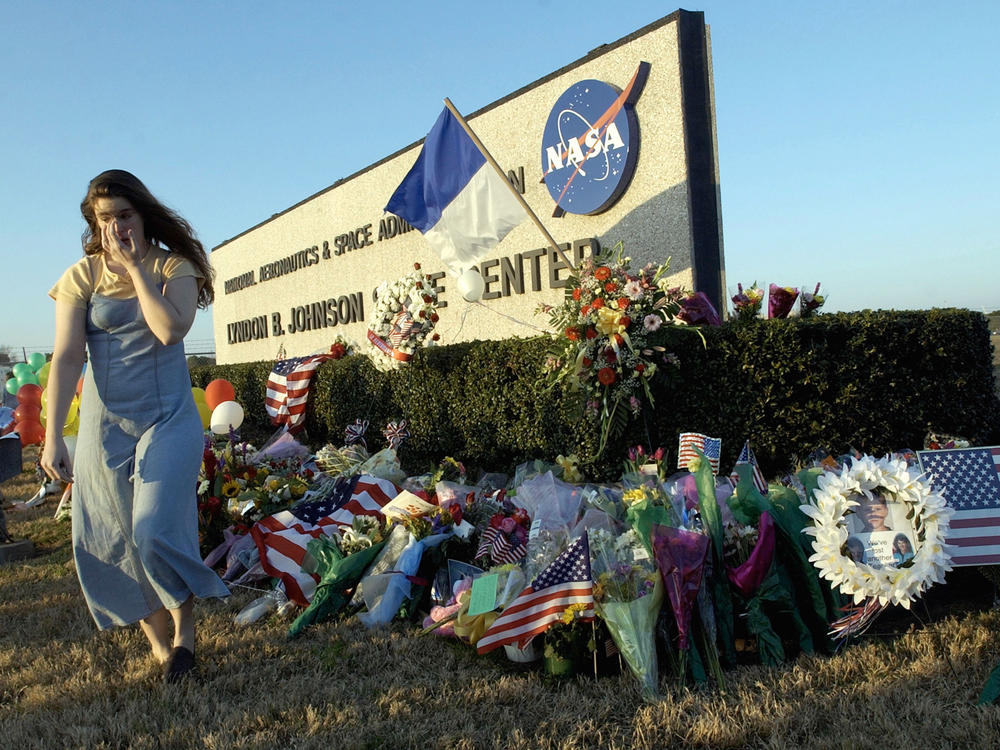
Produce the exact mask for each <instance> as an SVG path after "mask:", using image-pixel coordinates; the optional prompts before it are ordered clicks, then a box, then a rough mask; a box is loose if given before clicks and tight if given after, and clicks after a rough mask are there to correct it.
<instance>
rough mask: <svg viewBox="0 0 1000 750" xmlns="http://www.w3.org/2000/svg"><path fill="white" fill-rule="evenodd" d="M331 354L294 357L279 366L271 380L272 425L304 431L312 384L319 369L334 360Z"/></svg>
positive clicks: (268, 400)
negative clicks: (307, 403) (284, 425)
mask: <svg viewBox="0 0 1000 750" xmlns="http://www.w3.org/2000/svg"><path fill="white" fill-rule="evenodd" d="M331 358H332V357H331V355H330V354H314V355H312V356H309V357H293V358H292V359H283V360H281V361H280V362H277V363H275V365H274V369H273V370H271V374H270V375H268V377H267V397H266V399H265V401H264V408H265V409H266V410H267V413H268V416H270V417H271V422H272V424H287V425H288V429H289V430H290V431H295V430H297V429H299V428H301V426H302V424H303V422H305V418H306V399H307V398H309V384H310V383H311V382H312V376H313V373H314V372H315V371H316V368H317V367H319V366H320V365H321V364H323V363H324V362H326V360H328V359H331Z"/></svg>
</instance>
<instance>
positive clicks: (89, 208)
mask: <svg viewBox="0 0 1000 750" xmlns="http://www.w3.org/2000/svg"><path fill="white" fill-rule="evenodd" d="M98 198H125V199H126V200H127V201H128V202H129V203H131V204H132V208H134V209H135V210H136V211H138V212H139V215H140V216H141V217H142V225H143V233H144V234H145V235H146V241H147V242H149V243H156V244H160V245H163V246H164V247H166V248H168V249H169V250H170V251H171V252H173V253H177V254H178V255H180V256H181V257H183V258H187V259H188V260H189V261H191V262H192V263H193V264H194V266H195V268H197V269H198V271H199V272H200V273H201V274H202V276H204V277H205V280H204V282H203V283H202V285H201V290H200V291H199V292H198V307H208V306H209V305H210V304H212V300H214V299H215V290H214V289H213V287H212V281H213V279H214V278H215V273H214V272H213V271H212V266H211V265H210V264H209V262H208V256H207V255H205V248H204V247H203V246H202V244H201V242H199V241H198V239H197V238H196V237H195V234H194V230H193V229H192V228H191V225H190V224H188V223H187V221H186V220H185V219H184V218H183V217H181V216H180V215H179V214H178V213H176V212H175V211H173V210H171V209H169V208H167V207H166V206H164V205H163V204H162V203H160V202H159V201H158V200H157V199H156V198H155V197H154V196H153V194H152V193H151V192H149V189H148V188H147V187H146V186H145V185H143V184H142V182H141V181H140V180H139V178H138V177H136V176H135V175H133V174H132V173H130V172H126V171H125V170H123V169H109V170H108V171H107V172H101V173H100V174H99V175H97V177H95V178H94V179H92V180H91V181H90V185H89V186H88V187H87V195H86V196H84V198H83V200H82V201H81V202H80V213H82V214H83V218H84V220H85V221H86V222H87V228H86V230H84V232H83V252H84V253H85V254H86V255H95V254H97V253H99V252H101V250H102V247H101V235H100V232H98V231H97V216H96V215H95V213H94V201H96V200H97V199H98Z"/></svg>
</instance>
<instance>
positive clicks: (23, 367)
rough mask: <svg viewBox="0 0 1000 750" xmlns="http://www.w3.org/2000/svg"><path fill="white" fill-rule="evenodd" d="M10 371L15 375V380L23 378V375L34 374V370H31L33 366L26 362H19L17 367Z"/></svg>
mask: <svg viewBox="0 0 1000 750" xmlns="http://www.w3.org/2000/svg"><path fill="white" fill-rule="evenodd" d="M10 371H11V372H13V373H14V377H15V378H19V377H21V373H29V372H34V370H32V369H31V366H30V365H29V364H27V363H26V362H18V363H17V364H16V365H14V366H13V367H12V368H10Z"/></svg>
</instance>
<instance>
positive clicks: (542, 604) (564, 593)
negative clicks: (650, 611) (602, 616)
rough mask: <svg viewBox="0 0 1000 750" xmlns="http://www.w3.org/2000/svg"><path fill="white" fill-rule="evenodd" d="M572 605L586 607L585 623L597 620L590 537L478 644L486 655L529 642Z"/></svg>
mask: <svg viewBox="0 0 1000 750" xmlns="http://www.w3.org/2000/svg"><path fill="white" fill-rule="evenodd" d="M572 604H584V605H586V607H587V609H585V610H584V611H583V617H582V618H581V619H583V620H584V621H592V620H593V619H594V582H593V581H592V580H591V577H590V544H589V542H588V541H587V535H586V533H585V534H584V535H583V536H581V537H580V538H579V539H577V540H576V541H575V542H573V543H572V544H571V545H570V546H569V547H568V548H567V549H566V551H565V552H563V553H562V554H561V555H559V557H557V558H556V559H555V560H553V561H552V562H551V563H550V564H549V566H548V567H547V568H545V570H543V571H542V572H541V573H539V574H538V577H537V578H535V580H534V581H532V582H531V585H529V586H528V588H526V589H525V590H524V591H522V592H521V593H520V594H518V595H517V598H516V599H514V601H512V602H511V603H510V604H509V605H508V606H507V607H506V608H505V609H504V610H503V612H501V613H500V616H499V617H498V618H497V619H496V620H495V621H494V622H493V624H492V625H491V626H490V627H489V629H488V630H487V631H486V632H485V633H484V634H483V637H482V638H480V639H479V642H478V643H477V644H476V651H478V652H479V653H480V654H485V653H486V652H488V651H492V650H493V649H495V648H498V647H499V646H503V645H505V644H508V643H517V645H518V647H519V648H524V647H525V646H526V645H527V644H528V641H530V640H531V639H532V638H534V637H535V636H536V635H538V634H539V633H543V632H545V631H546V630H548V628H549V626H550V625H551V624H552V623H554V622H556V621H557V620H559V618H560V617H562V613H563V612H564V611H565V610H566V608H567V607H569V606H570V605H572Z"/></svg>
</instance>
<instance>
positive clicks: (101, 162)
mask: <svg viewBox="0 0 1000 750" xmlns="http://www.w3.org/2000/svg"><path fill="white" fill-rule="evenodd" d="M0 7H2V9H3V15H2V18H3V27H4V30H5V32H6V33H5V34H4V41H3V44H0V70H3V83H2V84H0V113H2V116H0V157H2V159H0V165H2V170H3V177H2V179H0V259H2V262H3V265H2V267H3V269H4V271H3V281H4V283H3V299H4V300H5V301H6V304H5V305H4V309H3V314H2V324H0V345H3V346H13V347H17V348H18V350H19V349H20V348H21V347H25V348H26V349H27V351H28V353H30V352H31V351H33V350H35V349H37V350H46V349H49V348H50V347H51V345H52V339H53V330H52V320H53V305H52V303H51V301H50V300H49V299H48V297H47V296H46V292H47V290H48V289H49V287H50V286H51V284H52V283H53V282H54V281H55V280H56V279H57V278H58V276H59V274H60V273H61V272H62V270H63V269H64V268H65V267H66V266H68V265H69V264H70V263H72V262H73V261H74V260H76V259H77V258H78V257H79V256H80V252H81V251H80V242H79V236H80V233H81V230H82V229H83V222H82V219H81V218H80V215H79V201H80V199H81V198H82V196H83V193H84V191H85V189H86V186H87V182H88V181H89V180H90V178H92V177H93V176H95V175H96V174H97V173H99V172H101V171H102V170H104V169H109V168H124V169H128V170H130V171H132V172H134V173H135V174H137V175H138V176H139V177H140V178H141V179H143V180H144V181H145V182H146V184H147V185H148V186H149V187H150V189H151V190H152V191H153V192H154V193H155V194H157V195H158V196H159V197H160V198H161V199H162V200H163V201H164V202H166V203H167V204H168V205H170V206H172V207H173V208H175V209H177V210H178V211H179V212H180V213H181V214H182V215H184V216H185V217H186V218H187V219H188V220H189V221H190V222H191V223H192V224H193V225H194V227H195V228H196V229H197V231H198V233H199V235H200V237H201V239H202V241H203V242H204V244H205V246H206V248H211V247H214V246H215V245H218V244H220V243H221V242H223V241H225V240H227V239H229V238H230V237H233V236H234V235H236V234H239V233H240V232H242V231H244V230H246V229H248V228H250V227H251V226H253V225H255V224H257V223H258V222H260V221H262V220H264V219H266V218H267V217H269V216H270V215H271V214H273V213H276V212H278V211H281V210H283V209H285V208H288V207H289V206H291V205H293V204H295V203H297V202H299V201H300V200H302V199H304V198H306V197H308V196H310V195H312V194H313V193H315V192H317V191H319V190H322V189H323V188H325V187H327V186H329V185H331V184H332V183H333V182H335V181H336V180H337V179H339V178H342V177H346V176H348V175H350V174H353V173H354V172H356V171H358V170H360V169H363V168H365V167H367V166H368V165H370V164H372V163H373V162H376V161H378V160H379V159H381V158H383V157H385V156H387V155H389V154H391V153H393V152H395V151H397V150H399V149H400V148H403V147H405V146H407V145H409V144H410V143H413V142H414V141H417V140H419V139H420V138H422V137H423V136H424V135H425V134H426V131H427V130H428V129H429V128H430V126H431V125H432V124H433V122H434V119H435V117H436V116H437V114H438V113H439V112H440V110H441V106H442V105H441V100H442V98H443V97H445V96H448V97H450V98H451V99H452V101H454V102H455V104H456V106H458V107H459V109H461V110H462V111H465V112H472V111H474V110H476V109H479V108H481V107H483V106H485V105H487V104H489V103H491V102H493V101H495V100H496V99H499V98H501V97H503V96H505V95H507V94H509V93H511V92H512V91H514V90H516V89H518V88H520V87H522V86H524V85H527V84H529V83H531V82H532V81H535V80H537V79H538V78H541V77H543V76H545V75H546V74H548V73H550V72H552V71H553V70H556V69H557V68H560V67H562V66H564V65H567V64H569V63H571V62H573V61H575V60H577V59H578V58H580V57H582V56H584V55H586V54H587V53H588V52H589V51H590V50H592V49H594V48H595V47H598V46H599V45H601V44H604V43H607V42H612V41H615V40H617V39H619V38H621V37H622V36H625V35H627V34H629V33H631V32H633V31H635V30H637V29H639V28H641V27H642V26H644V25H646V24H648V23H650V22H652V21H655V20H657V19H659V18H662V17H663V16H665V15H667V14H669V13H670V12H672V11H673V10H675V9H676V6H673V5H665V4H663V3H659V2H645V1H643V0H629V1H628V2H593V1H592V0H577V1H576V2H572V3H570V2H554V1H553V0H533V1H532V0H507V2H502V3H501V2H496V3H480V2H471V3H470V2H468V0H464V1H463V2H457V1H455V0H445V1H441V2H433V3H430V2H425V3H413V2H407V3H401V2H396V1H395V0H389V1H386V0H383V2H371V3H353V2H352V3H340V2H323V3H321V2H309V3H306V2H289V3H275V2H258V1H256V0H241V1H240V2H223V1H221V0H199V1H198V2H187V1H186V0H185V1H178V2H121V1H119V0H113V1H112V2H101V3H79V2H68V1H64V2H44V1H41V2H14V1H13V0H6V1H5V2H3V3H2V4H0ZM342 7H343V8H345V9H341V8H342ZM687 9H688V10H702V11H704V12H705V18H706V21H707V22H708V23H709V25H710V26H711V29H712V40H713V48H714V49H713V59H714V66H715V95H716V109H717V125H718V136H719V162H720V170H721V175H722V215H723V231H724V240H725V250H726V266H727V276H728V284H729V286H730V287H732V288H735V285H736V282H737V281H742V282H744V283H748V282H752V281H754V280H757V281H759V282H760V283H761V284H762V285H763V284H766V283H767V282H771V281H775V282H777V283H780V284H782V285H796V286H811V285H812V284H814V283H815V282H816V281H821V282H822V283H823V289H824V290H825V292H826V293H827V294H828V298H829V306H828V309H831V310H857V309H864V308H898V309H901V308H928V307H943V306H959V307H970V308H972V309H976V310H983V309H985V310H986V311H991V310H994V309H1000V290H998V288H997V282H998V281H1000V240H998V239H997V230H998V221H997V219H998V217H1000V200H998V199H1000V188H998V180H1000V145H998V138H1000V65H998V64H997V44H998V32H1000V3H998V2H995V0H991V1H987V0H983V1H982V2H960V1H959V2H950V3H938V2H934V3H932V2H915V1H911V2H900V1H892V2H878V1H877V0H869V2H863V3H861V2H837V3H812V2H740V1H738V0H731V1H730V2H702V3H700V4H697V5H692V6H689V7H688V8H687ZM211 338H212V329H211V313H210V312H209V313H199V316H198V319H197V321H196V323H195V326H194V328H193V329H192V331H191V333H190V334H189V336H188V349H189V351H191V350H193V349H198V348H200V347H201V346H204V344H205V343H206V342H208V341H210V340H211Z"/></svg>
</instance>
